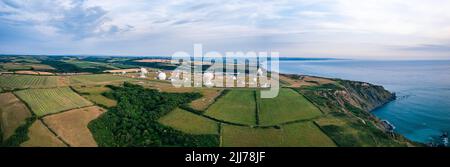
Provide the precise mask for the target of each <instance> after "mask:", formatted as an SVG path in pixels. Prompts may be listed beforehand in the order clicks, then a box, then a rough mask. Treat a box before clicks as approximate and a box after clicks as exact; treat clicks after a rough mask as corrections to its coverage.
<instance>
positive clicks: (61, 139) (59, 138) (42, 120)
mask: <svg viewBox="0 0 450 167" xmlns="http://www.w3.org/2000/svg"><path fill="white" fill-rule="evenodd" d="M39 121H41V122H42V124H44V126H45V128H47V129H48V130H49V131H50V132H51V133H52V134H53V135H55V137H56V138H58V140H60V141H61V142H62V143H64V145H66V146H67V147H71V146H70V144H69V143H67V142H66V141H65V140H64V139H63V138H62V137H61V136H59V135H58V134H57V133H56V132H55V131H53V129H52V128H50V127H48V125H47V123H45V121H44V119H42V118H39Z"/></svg>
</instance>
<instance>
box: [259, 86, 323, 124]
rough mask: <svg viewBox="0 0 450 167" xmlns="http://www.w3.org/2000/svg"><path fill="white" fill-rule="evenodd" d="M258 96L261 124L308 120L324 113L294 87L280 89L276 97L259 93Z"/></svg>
mask: <svg viewBox="0 0 450 167" xmlns="http://www.w3.org/2000/svg"><path fill="white" fill-rule="evenodd" d="M257 98H258V100H259V106H260V110H259V124H260V125H277V124H281V123H286V122H291V121H297V120H308V119H312V118H315V117H317V116H320V115H322V113H321V112H320V110H319V109H317V107H315V106H314V105H313V104H312V103H310V102H309V101H308V100H307V99H306V98H305V97H303V96H302V95H300V94H299V93H297V92H295V91H294V90H292V89H288V88H282V89H280V92H279V94H278V96H277V97H275V98H270V99H262V98H260V96H259V94H258V95H257Z"/></svg>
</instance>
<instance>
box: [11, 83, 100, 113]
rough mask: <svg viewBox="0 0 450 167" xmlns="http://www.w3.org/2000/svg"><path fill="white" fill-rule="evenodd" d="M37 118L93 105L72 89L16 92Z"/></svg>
mask: <svg viewBox="0 0 450 167" xmlns="http://www.w3.org/2000/svg"><path fill="white" fill-rule="evenodd" d="M15 93H16V95H18V96H19V97H20V98H21V99H22V100H24V101H25V102H26V103H27V104H28V105H29V106H30V107H31V110H32V111H33V112H34V113H35V114H36V115H37V116H44V115H47V114H52V113H57V112H60V111H65V110H69V109H74V108H80V107H85V106H90V105H92V103H91V102H89V101H87V100H86V99H84V98H83V97H81V96H79V95H78V94H76V93H75V92H73V91H72V90H71V89H70V88H54V89H27V90H21V91H17V92H15Z"/></svg>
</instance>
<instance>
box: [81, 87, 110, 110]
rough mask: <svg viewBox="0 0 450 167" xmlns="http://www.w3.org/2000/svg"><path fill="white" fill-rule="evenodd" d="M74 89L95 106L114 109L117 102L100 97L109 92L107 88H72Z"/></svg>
mask: <svg viewBox="0 0 450 167" xmlns="http://www.w3.org/2000/svg"><path fill="white" fill-rule="evenodd" d="M74 89H75V90H76V91H77V92H79V93H80V94H81V95H82V96H83V97H85V98H86V99H88V100H90V101H92V102H94V103H95V104H98V105H101V106H105V107H114V106H116V105H117V101H116V100H113V99H110V98H107V97H105V96H103V95H102V93H104V92H107V91H110V89H109V88H108V87H104V86H94V87H78V86H77V87H74Z"/></svg>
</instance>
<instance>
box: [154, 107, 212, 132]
mask: <svg viewBox="0 0 450 167" xmlns="http://www.w3.org/2000/svg"><path fill="white" fill-rule="evenodd" d="M158 122H159V123H161V124H163V125H166V126H169V127H172V128H174V129H177V130H180V131H182V132H185V133H189V134H218V132H219V129H218V123H216V122H215V121H212V120H209V119H207V118H204V117H202V116H199V115H196V114H193V113H190V112H188V111H185V110H182V109H175V110H173V111H171V112H170V113H169V114H167V115H165V116H164V117H162V118H160V119H159V120H158Z"/></svg>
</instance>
